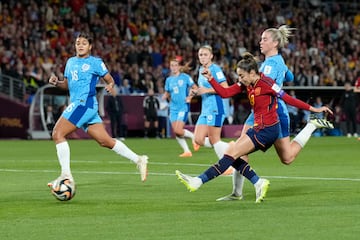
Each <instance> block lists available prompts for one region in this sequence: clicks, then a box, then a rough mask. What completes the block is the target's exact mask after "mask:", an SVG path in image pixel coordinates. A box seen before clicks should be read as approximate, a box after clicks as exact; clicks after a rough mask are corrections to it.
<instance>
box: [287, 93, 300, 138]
mask: <svg viewBox="0 0 360 240" xmlns="http://www.w3.org/2000/svg"><path fill="white" fill-rule="evenodd" d="M289 95H290V96H292V97H293V98H296V95H295V91H294V90H291V91H290V92H289ZM286 107H287V109H288V112H289V116H290V133H291V134H292V135H295V134H296V133H297V129H298V128H299V126H298V124H299V114H298V111H299V109H298V108H296V107H294V106H291V105H289V104H286Z"/></svg>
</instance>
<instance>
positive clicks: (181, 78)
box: [163, 56, 199, 157]
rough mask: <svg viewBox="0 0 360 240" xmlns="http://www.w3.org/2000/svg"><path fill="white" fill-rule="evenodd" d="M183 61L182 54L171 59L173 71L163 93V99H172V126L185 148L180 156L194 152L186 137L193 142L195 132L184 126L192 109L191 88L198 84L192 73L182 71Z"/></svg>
mask: <svg viewBox="0 0 360 240" xmlns="http://www.w3.org/2000/svg"><path fill="white" fill-rule="evenodd" d="M181 61H182V58H181V57H180V56H177V57H175V58H173V59H171V60H170V71H171V73H170V76H169V77H167V78H166V80H165V94H164V95H163V99H169V100H170V106H169V108H170V122H171V127H172V129H173V131H174V134H175V136H176V141H177V142H178V143H179V145H180V146H181V148H182V149H183V153H182V154H180V155H179V157H191V156H192V152H191V151H190V149H189V146H188V144H187V142H186V140H185V138H190V139H191V141H192V142H193V141H194V134H193V133H192V132H191V131H189V130H187V129H184V126H185V123H186V122H187V119H188V115H189V111H190V100H191V97H189V92H190V89H194V90H196V89H197V86H196V84H195V83H194V81H193V79H192V78H191V77H190V75H188V74H186V73H185V72H182V71H181V68H182V66H181V65H180V64H181ZM194 150H195V151H197V150H199V146H198V145H194Z"/></svg>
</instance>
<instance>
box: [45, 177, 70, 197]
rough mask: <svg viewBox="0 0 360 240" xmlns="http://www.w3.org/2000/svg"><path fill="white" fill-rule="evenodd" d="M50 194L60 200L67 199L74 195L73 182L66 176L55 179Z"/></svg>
mask: <svg viewBox="0 0 360 240" xmlns="http://www.w3.org/2000/svg"><path fill="white" fill-rule="evenodd" d="M51 194H52V195H53V196H54V197H55V198H56V199H58V200H60V201H69V200H70V199H72V198H73V197H74V196H75V183H74V182H73V181H70V179H68V178H65V179H59V180H56V181H55V182H54V183H53V185H52V186H51Z"/></svg>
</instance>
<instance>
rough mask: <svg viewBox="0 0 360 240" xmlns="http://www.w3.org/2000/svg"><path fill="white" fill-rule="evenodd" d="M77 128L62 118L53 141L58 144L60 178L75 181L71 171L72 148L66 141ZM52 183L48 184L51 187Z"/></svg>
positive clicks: (58, 122)
mask: <svg viewBox="0 0 360 240" xmlns="http://www.w3.org/2000/svg"><path fill="white" fill-rule="evenodd" d="M76 129H77V127H76V126H75V125H74V124H72V123H71V122H70V121H68V120H67V119H66V118H64V117H60V118H59V120H58V121H57V122H56V124H55V127H54V129H53V132H52V139H53V141H54V142H55V144H56V154H57V157H58V161H59V164H60V168H61V173H60V178H69V179H71V180H73V176H72V173H71V169H70V147H69V144H68V142H67V141H66V136H67V135H68V134H70V133H72V132H74V131H75V130H76ZM51 185H52V182H50V183H48V186H51Z"/></svg>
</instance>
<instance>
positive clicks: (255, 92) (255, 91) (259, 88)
mask: <svg viewBox="0 0 360 240" xmlns="http://www.w3.org/2000/svg"><path fill="white" fill-rule="evenodd" d="M260 92H261V87H257V88H255V90H254V95H255V96H258V95H260Z"/></svg>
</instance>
